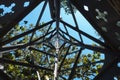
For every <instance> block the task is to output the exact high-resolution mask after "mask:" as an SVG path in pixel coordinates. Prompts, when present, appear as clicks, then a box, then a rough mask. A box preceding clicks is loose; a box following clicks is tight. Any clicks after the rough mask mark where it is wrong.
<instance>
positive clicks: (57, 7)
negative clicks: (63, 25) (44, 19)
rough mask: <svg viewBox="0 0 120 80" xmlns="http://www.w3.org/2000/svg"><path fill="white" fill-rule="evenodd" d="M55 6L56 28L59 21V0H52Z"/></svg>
mask: <svg viewBox="0 0 120 80" xmlns="http://www.w3.org/2000/svg"><path fill="white" fill-rule="evenodd" d="M54 6H55V13H56V14H55V17H56V30H57V31H58V29H59V22H60V0H54Z"/></svg>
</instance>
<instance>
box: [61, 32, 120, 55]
mask: <svg viewBox="0 0 120 80" xmlns="http://www.w3.org/2000/svg"><path fill="white" fill-rule="evenodd" d="M60 31H61V32H62V33H63V34H66V35H67V36H69V37H70V38H72V39H73V40H75V41H76V42H77V43H73V44H74V45H77V46H80V47H83V48H86V49H90V50H94V51H97V52H101V53H109V54H110V55H114V56H120V54H118V53H116V52H113V51H111V50H110V49H107V48H102V47H96V46H91V45H87V44H83V43H82V42H80V41H78V40H77V39H75V38H74V37H72V36H71V35H69V34H67V33H65V32H64V31H62V30H60ZM66 39H67V38H66ZM67 41H69V42H71V41H70V40H68V39H67ZM113 53H116V54H113Z"/></svg>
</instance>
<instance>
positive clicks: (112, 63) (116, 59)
mask: <svg viewBox="0 0 120 80" xmlns="http://www.w3.org/2000/svg"><path fill="white" fill-rule="evenodd" d="M118 59H119V58H118V57H115V58H114V59H112V60H111V61H110V62H109V63H107V64H106V65H105V67H104V68H102V70H101V71H100V72H99V74H98V75H97V76H96V77H95V78H94V79H93V80H100V79H101V78H102V76H103V75H104V73H105V72H107V71H108V70H109V69H110V68H112V66H113V65H114V64H115V63H116V62H117V61H118Z"/></svg>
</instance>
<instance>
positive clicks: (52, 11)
mask: <svg viewBox="0 0 120 80" xmlns="http://www.w3.org/2000/svg"><path fill="white" fill-rule="evenodd" d="M48 1H49V9H50V14H51V18H52V19H55V7H54V0H48Z"/></svg>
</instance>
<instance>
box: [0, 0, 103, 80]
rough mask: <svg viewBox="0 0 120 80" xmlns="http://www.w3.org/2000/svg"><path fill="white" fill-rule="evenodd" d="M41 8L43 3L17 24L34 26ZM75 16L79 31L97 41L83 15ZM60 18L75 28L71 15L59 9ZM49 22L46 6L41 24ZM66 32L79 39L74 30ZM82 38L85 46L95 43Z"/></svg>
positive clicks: (95, 34) (94, 32)
mask: <svg viewBox="0 0 120 80" xmlns="http://www.w3.org/2000/svg"><path fill="white" fill-rule="evenodd" d="M11 6H14V4H13V5H11ZM25 6H26V7H27V6H29V4H28V3H26V4H25ZM42 6H43V2H42V3H41V4H40V5H38V6H37V7H36V8H35V9H34V10H33V11H32V12H31V13H30V14H28V15H27V16H26V17H25V18H24V19H23V20H22V21H21V22H20V23H19V24H20V25H22V24H23V23H24V21H28V24H31V23H32V24H33V25H35V24H36V22H37V19H38V16H39V14H40V11H41V9H42ZM2 7H4V9H5V8H6V7H5V6H3V5H2V6H0V8H2ZM7 9H8V8H6V11H7V12H10V9H8V10H7ZM4 14H5V13H4ZM75 16H76V19H77V22H78V26H79V29H80V30H82V31H84V32H86V33H88V34H90V35H91V36H93V37H95V38H97V39H98V38H99V36H98V35H97V33H96V31H95V30H94V28H93V27H92V25H91V24H90V23H89V22H88V21H87V20H86V19H85V18H84V17H83V15H82V14H81V13H80V12H78V11H76V13H75ZM60 17H61V18H62V20H64V21H65V22H67V23H69V24H71V25H73V26H75V24H74V21H73V18H72V15H71V14H66V13H65V11H64V9H61V14H60ZM50 20H51V18H50V13H49V7H48V5H47V7H46V10H45V12H44V14H43V17H42V19H41V22H48V21H50ZM60 27H61V25H60ZM68 30H69V31H68V32H69V34H70V35H71V36H73V37H75V38H76V39H78V38H79V35H78V33H76V32H75V31H74V30H72V29H68ZM63 31H64V29H63ZM82 37H83V41H84V43H85V44H93V43H95V42H94V41H92V40H90V39H88V38H86V37H84V36H82ZM78 40H79V39H78ZM91 52H92V51H91V50H87V49H86V50H84V51H83V54H86V53H91ZM102 58H104V55H102ZM76 80H77V79H76Z"/></svg>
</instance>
